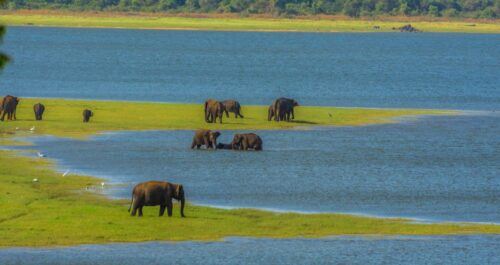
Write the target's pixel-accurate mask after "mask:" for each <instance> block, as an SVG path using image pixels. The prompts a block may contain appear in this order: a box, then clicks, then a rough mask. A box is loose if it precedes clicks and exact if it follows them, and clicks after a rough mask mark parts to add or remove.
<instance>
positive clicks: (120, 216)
mask: <svg viewBox="0 0 500 265" xmlns="http://www.w3.org/2000/svg"><path fill="white" fill-rule="evenodd" d="M36 101H38V99H27V98H24V99H23V100H22V101H21V103H20V105H19V108H18V119H19V120H18V121H13V122H5V123H1V125H2V127H0V132H1V133H0V140H1V141H0V145H2V146H7V145H9V141H10V140H12V139H13V137H16V134H19V133H21V131H26V133H28V132H27V130H26V129H27V128H30V127H31V126H33V124H35V125H36V128H37V129H36V130H34V133H32V134H31V133H29V134H28V135H25V137H30V136H36V135H51V136H54V137H71V138H77V139H78V138H81V137H82V136H91V135H95V133H100V132H103V131H111V132H113V131H117V130H122V131H129V130H134V129H138V128H139V129H147V128H149V129H151V128H152V127H156V129H162V130H172V129H191V130H192V129H195V128H198V126H203V127H209V128H213V129H242V128H249V127H250V128H254V127H255V126H257V127H259V126H261V127H262V128H266V127H271V128H272V129H281V130H289V129H293V128H296V127H299V128H300V127H303V126H304V125H302V124H300V123H299V124H292V125H293V126H290V124H288V125H287V124H284V123H279V124H277V123H274V122H273V123H271V122H268V121H267V120H266V119H265V114H264V113H262V111H263V110H265V106H257V107H250V106H244V110H246V113H245V115H246V116H248V117H249V118H248V119H245V120H244V121H243V123H244V124H243V125H241V124H234V123H233V124H232V123H230V121H231V120H229V121H228V122H229V123H225V124H222V125H220V124H215V125H214V124H210V125H207V124H205V123H204V121H203V119H202V118H199V117H198V116H199V115H200V114H201V113H202V111H201V110H198V106H196V105H185V104H184V105H183V104H180V105H176V104H141V103H130V104H127V105H126V106H125V108H126V109H138V108H136V107H137V106H141V107H142V108H141V109H140V110H139V111H137V112H138V113H135V114H136V115H137V116H131V117H128V118H127V117H125V118H124V117H122V116H124V115H123V111H124V109H123V106H122V105H123V104H120V103H119V102H96V101H71V100H43V103H44V104H45V105H46V107H48V110H49V111H50V112H47V114H46V117H44V121H42V122H36V123H35V122H34V121H33V117H32V115H33V114H32V110H30V108H31V107H30V106H31V105H32V103H33V102H36ZM89 106H90V107H91V108H93V109H95V110H98V111H96V116H95V117H94V118H93V120H92V121H91V122H90V123H88V124H82V123H81V120H80V118H79V117H80V115H81V109H82V108H83V107H89ZM189 108H193V109H191V110H189ZM299 110H300V117H303V118H304V120H305V121H311V119H316V120H315V121H317V122H318V123H320V125H321V126H330V125H341V126H356V125H345V124H346V120H347V124H358V125H357V126H360V125H365V124H386V123H391V122H392V121H391V119H392V118H394V117H401V116H405V115H450V112H446V111H445V112H443V111H434V112H432V111H422V110H402V109H398V110H373V109H347V110H346V109H339V108H333V107H322V108H318V107H305V106H301V107H300V108H298V109H297V114H296V115H299ZM179 111H181V112H182V113H184V117H183V118H184V119H175V116H176V115H174V114H175V113H177V112H179ZM309 111H311V112H309ZM321 111H324V112H325V113H324V114H326V113H328V112H332V113H334V114H335V117H336V118H337V119H336V120H331V119H329V118H327V117H328V116H327V115H320V116H319V117H318V112H320V113H323V112H321ZM153 113H157V115H153ZM146 114H147V115H146ZM74 116H76V117H78V119H74V118H73V117H74ZM366 116H369V117H371V119H369V120H366V119H365V117H366ZM172 117H173V118H172ZM201 117H202V116H201ZM252 117H253V118H252ZM160 118H161V119H160ZM130 119H131V120H133V121H134V122H133V123H130ZM149 119H151V120H152V123H149V122H150V120H149ZM158 119H159V120H158ZM186 119H187V120H186ZM191 119H192V120H191ZM260 119H263V121H262V123H260ZM254 120H255V121H254ZM246 126H247V127H246ZM306 126H307V125H306ZM15 127H19V128H21V131H20V130H15V129H14V128H15ZM150 127H151V128H150ZM9 132H12V133H9ZM0 168H2V171H1V172H0V201H8V202H9V203H8V204H5V206H4V209H3V211H4V214H3V216H2V217H0V232H1V233H2V234H3V235H4V237H3V238H2V239H0V248H11V247H50V246H74V245H81V244H100V243H117V242H121V243H127V242H129V243H133V242H147V241H171V242H179V241H183V242H185V241H218V240H221V239H224V238H227V237H251V238H270V239H273V238H283V239H290V238H322V237H327V236H337V235H347V236H349V235H353V236H366V235H376V236H394V235H399V236H404V235H421V236H425V235H427V236H437V235H471V234H474V235H486V234H494V235H499V234H500V225H493V224H476V223H470V222H457V223H450V222H438V223H430V224H429V223H415V220H413V219H407V218H373V217H366V216H356V215H353V214H338V213H311V214H298V213H293V212H285V213H277V212H269V211H265V210H257V209H250V208H244V209H241V208H238V209H232V210H224V209H219V208H213V207H204V206H198V205H194V204H188V205H187V208H186V209H187V211H186V215H187V218H180V217H179V216H178V206H177V204H174V216H173V217H171V218H169V217H162V218H159V217H158V216H157V209H153V207H152V208H148V210H146V211H145V216H144V217H142V218H137V217H136V218H133V217H130V216H129V213H127V211H126V209H127V207H128V204H129V200H124V199H110V198H109V197H108V196H106V195H104V194H99V193H96V192H95V191H94V188H95V187H99V186H100V182H101V181H102V179H99V178H97V177H93V176H82V175H74V174H71V173H70V174H68V176H66V177H65V176H62V175H61V173H60V172H58V171H57V168H56V163H55V161H54V160H52V159H51V158H48V159H40V158H37V157H26V156H23V155H22V154H20V153H19V151H18V150H16V151H10V150H0ZM35 178H36V179H37V181H36V182H34V181H33V180H34V179H35ZM89 187H90V189H89ZM167 227H168V228H169V229H165V228H167ZM206 227H210V229H206ZM89 228H92V229H89Z"/></svg>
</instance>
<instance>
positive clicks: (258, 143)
mask: <svg viewBox="0 0 500 265" xmlns="http://www.w3.org/2000/svg"><path fill="white" fill-rule="evenodd" d="M231 145H232V147H233V149H235V150H245V151H246V150H248V149H253V150H255V151H261V150H262V139H261V138H260V136H258V135H257V134H255V133H242V134H235V135H234V138H233V141H232V142H231Z"/></svg>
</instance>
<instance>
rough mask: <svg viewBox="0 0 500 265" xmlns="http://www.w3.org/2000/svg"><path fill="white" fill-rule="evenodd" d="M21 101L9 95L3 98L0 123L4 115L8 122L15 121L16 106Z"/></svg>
mask: <svg viewBox="0 0 500 265" xmlns="http://www.w3.org/2000/svg"><path fill="white" fill-rule="evenodd" d="M20 100H21V99H20V98H18V97H14V96H11V95H7V96H5V97H4V98H3V100H2V118H0V120H1V121H4V120H5V115H7V119H8V120H12V119H14V120H16V119H17V117H16V110H17V105H18V104H19V101H20Z"/></svg>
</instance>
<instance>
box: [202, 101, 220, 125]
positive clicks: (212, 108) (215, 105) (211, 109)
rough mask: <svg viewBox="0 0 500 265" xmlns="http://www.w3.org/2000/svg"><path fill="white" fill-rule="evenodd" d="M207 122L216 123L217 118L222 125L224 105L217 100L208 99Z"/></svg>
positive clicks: (206, 102) (206, 104)
mask: <svg viewBox="0 0 500 265" xmlns="http://www.w3.org/2000/svg"><path fill="white" fill-rule="evenodd" d="M204 106H205V121H206V122H208V123H216V122H217V117H218V118H219V121H220V123H222V113H223V112H224V105H223V104H222V103H221V102H219V101H217V100H215V99H208V100H207V101H205V105H204Z"/></svg>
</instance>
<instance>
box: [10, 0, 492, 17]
mask: <svg viewBox="0 0 500 265" xmlns="http://www.w3.org/2000/svg"><path fill="white" fill-rule="evenodd" d="M5 8H8V9H68V10H99V11H126V12H129V11H143V12H169V13H239V14H242V15H248V14H271V15H274V16H279V15H285V16H293V15H317V14H328V15H338V14H345V15H348V16H351V17H358V16H377V15H401V16H431V17H440V16H444V17H470V18H496V17H497V16H499V14H500V13H499V12H500V0H10V2H9V4H8V5H6V6H5Z"/></svg>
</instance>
